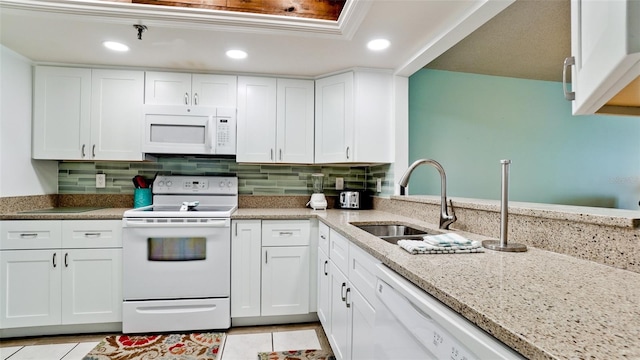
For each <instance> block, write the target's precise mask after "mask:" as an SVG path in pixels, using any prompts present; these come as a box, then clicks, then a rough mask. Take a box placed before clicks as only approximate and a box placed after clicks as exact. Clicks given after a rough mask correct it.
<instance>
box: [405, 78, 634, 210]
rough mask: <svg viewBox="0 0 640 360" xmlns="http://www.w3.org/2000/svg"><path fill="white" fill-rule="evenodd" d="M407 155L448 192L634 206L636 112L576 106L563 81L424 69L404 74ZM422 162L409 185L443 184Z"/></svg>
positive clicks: (434, 188) (433, 190)
mask: <svg viewBox="0 0 640 360" xmlns="http://www.w3.org/2000/svg"><path fill="white" fill-rule="evenodd" d="M409 134H410V135H409V161H410V162H413V161H414V160H416V159H420V158H432V159H435V160H437V161H438V162H440V163H441V164H442V165H443V167H444V168H445V170H446V173H447V192H448V195H450V196H452V197H468V198H483V199H499V198H500V176H501V168H500V160H501V159H511V161H512V164H511V167H510V173H511V176H510V190H509V194H510V200H513V201H526V202H538V203H554V204H568V205H584V206H599V207H612V208H623V209H640V206H639V205H638V202H639V201H640V117H622V116H604V115H602V116H601V115H597V116H596V115H593V116H572V115H571V103H569V102H568V101H566V100H564V98H563V95H562V84H561V83H559V82H548V81H536V80H523V79H515V78H506V77H497V76H486V75H475V74H466V73H456V72H448V71H439V70H427V69H425V70H421V71H419V72H417V73H415V74H414V75H413V76H411V77H410V79H409ZM439 191H440V182H439V178H438V177H437V171H436V170H435V169H433V168H427V167H426V166H423V167H421V168H418V169H417V170H416V171H415V173H414V175H413V176H412V178H411V182H410V190H409V193H410V194H434V195H435V194H439Z"/></svg>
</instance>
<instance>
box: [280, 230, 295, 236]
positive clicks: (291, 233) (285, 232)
mask: <svg viewBox="0 0 640 360" xmlns="http://www.w3.org/2000/svg"><path fill="white" fill-rule="evenodd" d="M280 236H293V231H280Z"/></svg>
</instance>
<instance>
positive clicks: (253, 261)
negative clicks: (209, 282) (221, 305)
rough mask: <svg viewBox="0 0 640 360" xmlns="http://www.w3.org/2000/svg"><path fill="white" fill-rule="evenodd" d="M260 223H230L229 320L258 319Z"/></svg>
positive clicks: (243, 221)
mask: <svg viewBox="0 0 640 360" xmlns="http://www.w3.org/2000/svg"><path fill="white" fill-rule="evenodd" d="M261 235H262V230H261V221H260V220H234V221H233V235H232V239H231V317H244V316H260V284H261V277H260V269H261V266H262V263H261V256H262V250H261Z"/></svg>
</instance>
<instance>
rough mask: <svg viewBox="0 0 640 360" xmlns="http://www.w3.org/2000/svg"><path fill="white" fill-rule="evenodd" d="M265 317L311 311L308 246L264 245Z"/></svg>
mask: <svg viewBox="0 0 640 360" xmlns="http://www.w3.org/2000/svg"><path fill="white" fill-rule="evenodd" d="M262 258H263V262H262V311H261V314H262V316H270V315H295V314H308V313H309V247H308V246H295V247H263V248H262Z"/></svg>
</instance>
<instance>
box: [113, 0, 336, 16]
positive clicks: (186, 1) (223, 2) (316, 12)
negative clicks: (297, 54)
mask: <svg viewBox="0 0 640 360" xmlns="http://www.w3.org/2000/svg"><path fill="white" fill-rule="evenodd" d="M104 1H114V2H130V3H134V4H148V5H164V6H181V7H193V8H201V9H213V10H226V11H240V12H251V13H258V14H269V15H282V16H296V17H305V18H314V19H322V20H332V21H336V20H338V17H339V16H340V12H341V11H342V8H343V7H344V4H345V2H346V0H104Z"/></svg>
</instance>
